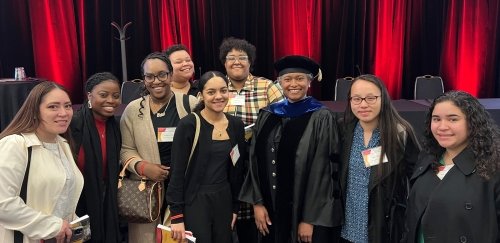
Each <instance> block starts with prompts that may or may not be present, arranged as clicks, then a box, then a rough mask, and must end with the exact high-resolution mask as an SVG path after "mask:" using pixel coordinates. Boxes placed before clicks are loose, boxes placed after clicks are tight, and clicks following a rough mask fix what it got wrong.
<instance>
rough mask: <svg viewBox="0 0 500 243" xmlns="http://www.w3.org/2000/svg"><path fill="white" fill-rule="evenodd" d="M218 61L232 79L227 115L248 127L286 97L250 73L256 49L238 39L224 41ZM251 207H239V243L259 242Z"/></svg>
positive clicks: (243, 205)
mask: <svg viewBox="0 0 500 243" xmlns="http://www.w3.org/2000/svg"><path fill="white" fill-rule="evenodd" d="M219 58H220V61H221V63H222V64H223V65H224V67H225V68H226V73H227V77H228V79H229V81H230V82H229V102H228V103H227V105H226V107H225V108H224V112H226V113H229V114H231V115H233V116H236V117H239V118H241V120H242V121H243V123H244V124H245V126H248V125H251V124H254V123H255V121H256V120H257V116H258V115H259V110H260V109H262V108H264V107H266V106H268V105H269V104H271V103H275V102H278V101H281V100H282V99H283V94H282V92H281V89H280V88H279V86H278V85H276V84H274V83H273V82H272V81H271V80H269V79H266V78H262V77H256V76H253V75H252V74H251V73H250V69H251V67H252V66H253V65H254V61H255V46H254V45H252V44H250V43H249V42H248V41H246V40H243V39H237V38H233V37H230V38H227V39H225V40H224V41H223V42H222V44H221V45H220V47H219ZM254 221H255V220H254V216H253V210H252V206H251V205H250V204H247V203H242V204H241V205H240V211H239V212H238V221H237V222H236V231H237V233H238V240H239V242H240V243H255V242H257V237H258V231H257V228H256V227H255V222H254Z"/></svg>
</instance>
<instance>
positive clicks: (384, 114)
mask: <svg viewBox="0 0 500 243" xmlns="http://www.w3.org/2000/svg"><path fill="white" fill-rule="evenodd" d="M359 80H363V81H367V82H370V83H372V84H374V85H375V86H377V88H378V89H380V92H381V94H380V102H381V105H380V113H379V115H378V128H379V130H380V145H381V146H382V153H381V155H384V154H386V155H387V158H388V160H389V164H390V166H391V167H393V166H394V163H396V162H397V155H398V151H401V150H402V149H403V147H404V144H403V143H402V142H401V138H400V137H399V133H400V130H401V129H398V126H402V128H403V130H404V131H405V132H406V134H407V136H406V139H412V141H413V143H414V144H415V145H416V146H419V145H418V140H417V138H416V136H415V132H414V131H413V127H412V126H411V125H410V124H409V123H408V122H407V121H406V120H405V119H403V118H402V117H401V116H400V115H399V113H398V112H397V110H396V108H394V106H393V105H392V103H391V97H390V96H389V92H387V88H386V87H385V85H384V83H383V82H382V80H381V79H380V78H379V77H377V76H375V75H372V74H363V75H360V76H358V77H356V78H355V79H354V80H353V82H352V84H354V83H355V82H357V81H359ZM347 97H348V99H349V98H350V97H351V90H349V92H348V95H347ZM344 120H345V122H346V124H349V123H351V122H354V121H358V118H356V116H355V115H354V113H353V112H352V109H351V102H347V107H346V110H345V112H344ZM379 168H382V166H380V167H379ZM393 168H394V167H393ZM380 173H381V172H380Z"/></svg>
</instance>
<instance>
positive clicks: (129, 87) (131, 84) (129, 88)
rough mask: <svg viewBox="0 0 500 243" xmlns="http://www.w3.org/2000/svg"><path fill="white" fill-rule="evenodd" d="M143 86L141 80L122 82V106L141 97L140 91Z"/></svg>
mask: <svg viewBox="0 0 500 243" xmlns="http://www.w3.org/2000/svg"><path fill="white" fill-rule="evenodd" d="M143 86H144V84H143V81H142V80H141V79H134V80H130V81H125V82H123V84H122V90H121V96H122V104H128V103H130V101H132V100H135V99H137V98H139V97H141V90H142V87H143Z"/></svg>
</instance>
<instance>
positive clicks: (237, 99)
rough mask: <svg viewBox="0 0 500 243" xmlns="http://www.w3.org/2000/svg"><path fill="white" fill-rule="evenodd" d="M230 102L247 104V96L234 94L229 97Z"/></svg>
mask: <svg viewBox="0 0 500 243" xmlns="http://www.w3.org/2000/svg"><path fill="white" fill-rule="evenodd" d="M229 104H231V105H234V106H244V105H245V96H244V95H233V97H232V98H231V96H230V97H229Z"/></svg>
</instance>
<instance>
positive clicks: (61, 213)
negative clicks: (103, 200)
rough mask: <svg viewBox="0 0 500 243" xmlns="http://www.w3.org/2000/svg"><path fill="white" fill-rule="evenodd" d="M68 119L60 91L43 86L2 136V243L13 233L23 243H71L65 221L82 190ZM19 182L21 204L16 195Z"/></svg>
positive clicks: (71, 215)
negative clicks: (52, 241)
mask: <svg viewBox="0 0 500 243" xmlns="http://www.w3.org/2000/svg"><path fill="white" fill-rule="evenodd" d="M72 116H73V109H72V107H71V101H70V99H69V96H68V93H67V92H66V91H65V90H64V88H63V87H61V86H59V85H57V84H55V83H53V82H43V83H40V84H38V85H37V86H35V88H33V90H32V91H31V92H30V94H29V96H28V98H27V99H26V101H25V102H24V104H23V106H22V107H21V109H20V110H19V112H18V113H17V114H16V116H15V117H14V119H13V121H12V122H11V123H10V124H9V126H7V128H5V130H4V131H3V132H2V133H0V181H1V182H2V186H0V242H15V241H14V231H15V230H17V231H19V232H21V234H22V238H23V240H22V242H25V243H26V242H29V243H32V242H33V243H34V242H40V240H42V239H51V238H55V240H56V242H57V243H60V242H61V243H62V242H69V239H70V238H71V234H72V232H71V229H70V225H69V222H71V221H72V220H73V219H75V218H76V215H75V213H74V212H75V209H76V204H77V202H78V198H79V197H80V193H81V191H82V187H83V177H82V174H81V173H80V171H79V170H78V167H77V166H76V164H75V162H74V160H73V154H72V152H71V149H70V146H69V141H68V138H69V137H68V136H67V135H68V126H69V124H70V121H71V118H72ZM29 147H31V156H30V157H28V150H29V149H28V148H29ZM28 160H30V165H29V168H27V167H28ZM28 170H29V174H28V175H29V176H28V177H27V178H26V179H25V173H27V172H28ZM23 181H25V183H26V185H27V187H26V199H25V200H23V199H22V198H21V196H20V191H21V187H22V185H23ZM16 242H17V241H16Z"/></svg>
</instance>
